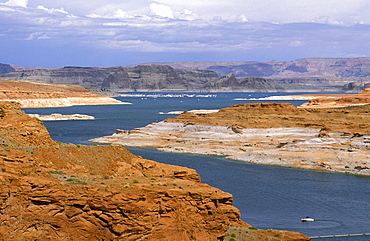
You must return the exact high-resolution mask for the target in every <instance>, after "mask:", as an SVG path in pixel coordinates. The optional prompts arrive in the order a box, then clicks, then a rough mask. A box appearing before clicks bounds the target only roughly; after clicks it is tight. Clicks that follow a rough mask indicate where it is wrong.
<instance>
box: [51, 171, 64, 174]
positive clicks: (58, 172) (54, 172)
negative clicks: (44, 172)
mask: <svg viewBox="0 0 370 241" xmlns="http://www.w3.org/2000/svg"><path fill="white" fill-rule="evenodd" d="M48 173H49V174H58V175H65V172H63V171H48Z"/></svg>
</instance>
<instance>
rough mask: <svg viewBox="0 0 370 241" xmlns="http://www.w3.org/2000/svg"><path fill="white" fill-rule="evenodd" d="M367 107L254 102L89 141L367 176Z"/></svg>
mask: <svg viewBox="0 0 370 241" xmlns="http://www.w3.org/2000/svg"><path fill="white" fill-rule="evenodd" d="M369 111H370V106H369V105H366V106H362V107H356V108H354V107H348V108H338V109H310V108H297V107H295V106H293V105H291V104H288V103H279V104H277V103H253V104H240V105H235V106H231V107H227V108H224V109H221V110H219V111H218V112H214V113H208V114H204V113H200V114H197V113H191V112H185V113H183V114H181V115H179V116H177V117H174V118H171V119H167V120H165V121H163V122H159V123H153V124H150V125H148V126H145V127H142V128H138V129H134V130H131V131H118V132H117V133H116V134H113V135H112V136H108V137H102V138H97V139H94V140H92V141H93V142H99V143H114V144H118V145H124V146H136V147H151V148H157V149H158V150H161V151H167V152H178V153H196V154H206V155H222V156H228V158H231V159H234V160H241V161H247V162H251V163H258V164H267V165H278V166H287V167H294V168H302V169H310V170H320V171H331V172H341V173H351V174H361V175H370V159H369V156H370V152H369V150H370V146H369V144H368V143H369V140H370V136H369V135H370V132H369V130H368V127H369V126H370V122H369V121H368V118H367V116H368V112H369Z"/></svg>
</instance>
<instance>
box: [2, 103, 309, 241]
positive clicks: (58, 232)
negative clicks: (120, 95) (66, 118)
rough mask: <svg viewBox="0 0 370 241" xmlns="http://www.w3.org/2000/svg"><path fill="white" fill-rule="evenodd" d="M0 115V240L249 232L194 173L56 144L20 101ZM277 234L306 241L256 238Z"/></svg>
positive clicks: (109, 149) (101, 149)
mask: <svg viewBox="0 0 370 241" xmlns="http://www.w3.org/2000/svg"><path fill="white" fill-rule="evenodd" d="M0 113H1V115H0V134H1V138H2V139H1V143H0V168H1V169H0V184H1V189H0V240H180V241H181V240H218V239H222V238H223V237H224V236H225V235H226V230H228V229H229V228H230V227H232V226H237V227H248V226H249V225H248V224H246V223H244V222H243V221H241V220H240V214H239V210H238V209H236V208H235V207H234V206H233V205H232V195H231V194H229V193H226V192H223V191H221V190H219V189H217V188H214V187H210V186H208V185H207V184H204V183H201V182H200V178H199V175H198V174H197V173H196V171H194V170H192V169H189V168H185V167H178V166H172V165H166V164H161V163H157V162H154V161H150V160H146V159H143V158H141V157H139V156H135V155H133V154H132V153H130V152H129V151H127V150H126V149H125V148H123V147H120V146H81V145H66V144H61V143H55V142H54V141H53V140H52V139H51V138H50V136H49V135H48V133H47V131H46V129H45V128H44V126H43V125H42V123H41V122H40V121H39V120H38V119H36V118H31V117H29V116H28V115H25V114H24V113H23V112H22V111H21V110H20V105H19V104H17V103H9V102H0ZM264 233H266V235H264ZM276 233H278V234H279V235H280V236H281V237H282V238H284V240H309V239H308V238H307V237H306V236H304V235H302V234H298V233H292V232H287V231H273V232H268V233H267V232H264V231H263V230H261V231H258V232H256V234H255V236H256V237H259V236H261V235H263V237H265V238H268V237H269V236H270V237H273V235H274V234H276Z"/></svg>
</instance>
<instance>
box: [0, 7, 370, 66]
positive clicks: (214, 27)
mask: <svg viewBox="0 0 370 241" xmlns="http://www.w3.org/2000/svg"><path fill="white" fill-rule="evenodd" d="M369 10H370V1H368V0H351V1H344V0H263V1H261V0H203V1H201V0H186V1H184V0H155V1H153V0H93V1H92V0H0V63H5V64H15V65H19V66H35V67H63V66H119V65H135V64H140V63H149V62H181V61H262V62H267V61H271V60H278V61H292V60H296V59H301V58H313V57H325V58H332V57H345V58H348V57H367V56H370V46H369V45H370V14H368V13H369Z"/></svg>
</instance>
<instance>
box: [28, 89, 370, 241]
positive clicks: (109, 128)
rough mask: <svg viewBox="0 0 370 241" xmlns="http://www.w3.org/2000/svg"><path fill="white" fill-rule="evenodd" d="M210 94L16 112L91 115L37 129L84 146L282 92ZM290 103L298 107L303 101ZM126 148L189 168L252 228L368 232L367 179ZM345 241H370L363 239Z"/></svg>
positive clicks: (369, 197) (312, 233) (311, 233)
mask: <svg viewBox="0 0 370 241" xmlns="http://www.w3.org/2000/svg"><path fill="white" fill-rule="evenodd" d="M216 95H217V96H216V97H208V98H205V97H199V96H198V97H148V96H141V97H118V99H120V100H122V101H127V102H131V103H132V105H116V106H75V107H67V108H43V109H24V111H25V112H26V113H37V114H52V113H62V114H75V113H79V114H87V115H92V116H95V118H96V119H95V120H93V121H89V120H86V121H54V122H45V126H46V127H47V128H48V130H49V132H50V135H51V136H52V138H53V139H54V140H56V141H61V142H65V143H74V144H91V143H89V142H87V140H89V139H92V138H95V137H100V136H104V135H110V134H112V133H113V132H114V131H115V130H116V129H127V130H129V129H133V128H137V127H142V126H145V125H147V124H149V123H152V122H158V121H161V120H163V119H166V118H169V117H173V115H160V114H158V113H159V112H168V111H175V110H192V109H219V108H223V107H227V106H230V105H234V104H239V103H246V102H256V101H245V100H244V101H236V100H233V99H234V98H252V97H264V96H268V95H284V93H278V94H276V93H273V94H267V93H227V94H225V93H222V94H220V93H218V94H216ZM273 102H276V101H273ZM281 102H282V101H281ZM285 102H286V101H285ZM291 103H293V104H295V105H300V104H301V103H303V101H291ZM129 149H130V150H131V151H132V152H133V153H135V154H137V155H141V156H143V157H144V158H147V159H152V160H156V161H159V162H162V163H168V164H175V165H180V166H186V167H190V168H194V169H196V170H197V171H198V173H199V174H200V175H201V178H202V181H203V182H206V183H208V184H209V185H211V186H215V187H218V188H220V189H222V190H224V191H226V192H230V193H232V194H233V196H234V205H235V206H236V207H238V208H239V209H240V211H241V215H242V219H243V220H244V221H246V222H248V223H250V224H251V225H253V226H256V227H258V228H264V229H267V228H274V229H284V230H291V231H297V232H301V233H304V234H306V235H308V236H320V235H333V234H348V233H370V219H369V218H370V189H369V186H370V178H369V177H361V176H353V175H344V174H334V173H324V172H313V171H304V170H297V169H291V168H283V167H273V166H263V165H253V164H248V163H244V162H238V161H232V160H228V159H225V158H223V157H215V156H199V155H187V154H173V153H164V152H157V151H155V150H153V149H147V148H129ZM307 215H309V216H312V217H314V218H315V219H316V221H315V222H313V223H302V222H301V221H300V218H301V217H303V216H307ZM328 240H329V239H328ZM330 240H333V239H330ZM338 240H344V239H343V238H341V239H338ZM348 240H370V236H366V237H365V236H363V237H359V238H348Z"/></svg>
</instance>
